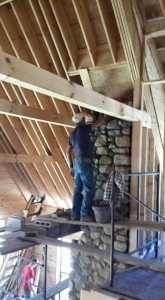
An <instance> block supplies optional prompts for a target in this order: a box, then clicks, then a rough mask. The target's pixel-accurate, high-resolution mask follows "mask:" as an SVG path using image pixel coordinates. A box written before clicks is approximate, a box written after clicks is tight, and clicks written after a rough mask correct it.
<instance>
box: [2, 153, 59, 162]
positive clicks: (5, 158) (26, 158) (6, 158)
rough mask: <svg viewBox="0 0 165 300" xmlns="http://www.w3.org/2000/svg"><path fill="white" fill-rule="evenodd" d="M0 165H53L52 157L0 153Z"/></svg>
mask: <svg viewBox="0 0 165 300" xmlns="http://www.w3.org/2000/svg"><path fill="white" fill-rule="evenodd" d="M0 163H55V160H54V158H53V156H50V155H34V154H30V155H29V154H12V153H0Z"/></svg>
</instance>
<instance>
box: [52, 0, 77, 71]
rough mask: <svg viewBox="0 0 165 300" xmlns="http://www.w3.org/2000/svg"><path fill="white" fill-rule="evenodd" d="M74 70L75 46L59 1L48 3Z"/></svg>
mask: <svg viewBox="0 0 165 300" xmlns="http://www.w3.org/2000/svg"><path fill="white" fill-rule="evenodd" d="M49 2H50V4H51V7H52V10H53V13H54V16H55V18H56V21H57V23H58V26H59V29H60V32H61V35H62V37H63V40H64V43H65V46H66V49H67V51H68V54H69V57H70V60H71V62H72V65H73V67H74V69H76V68H77V45H76V42H75V40H74V37H73V34H72V31H71V29H70V26H69V23H68V20H67V16H66V14H65V11H64V9H63V7H62V3H61V0H56V1H52V0H50V1H49Z"/></svg>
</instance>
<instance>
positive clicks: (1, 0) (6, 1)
mask: <svg viewBox="0 0 165 300" xmlns="http://www.w3.org/2000/svg"><path fill="white" fill-rule="evenodd" d="M12 1H13V0H0V6H2V5H4V4H6V3H9V2H12Z"/></svg>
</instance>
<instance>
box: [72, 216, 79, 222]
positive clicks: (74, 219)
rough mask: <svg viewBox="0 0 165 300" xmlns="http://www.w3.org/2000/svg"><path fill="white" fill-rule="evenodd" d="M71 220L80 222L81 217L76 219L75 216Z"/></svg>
mask: <svg viewBox="0 0 165 300" xmlns="http://www.w3.org/2000/svg"><path fill="white" fill-rule="evenodd" d="M71 220H72V221H80V217H78V216H77V217H74V216H71Z"/></svg>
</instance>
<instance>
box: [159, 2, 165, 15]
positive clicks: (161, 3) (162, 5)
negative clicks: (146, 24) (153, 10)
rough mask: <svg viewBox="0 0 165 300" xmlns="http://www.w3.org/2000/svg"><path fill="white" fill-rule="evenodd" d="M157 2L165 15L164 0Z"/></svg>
mask: <svg viewBox="0 0 165 300" xmlns="http://www.w3.org/2000/svg"><path fill="white" fill-rule="evenodd" d="M159 3H160V7H161V10H162V13H163V16H164V17H165V0H159Z"/></svg>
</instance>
